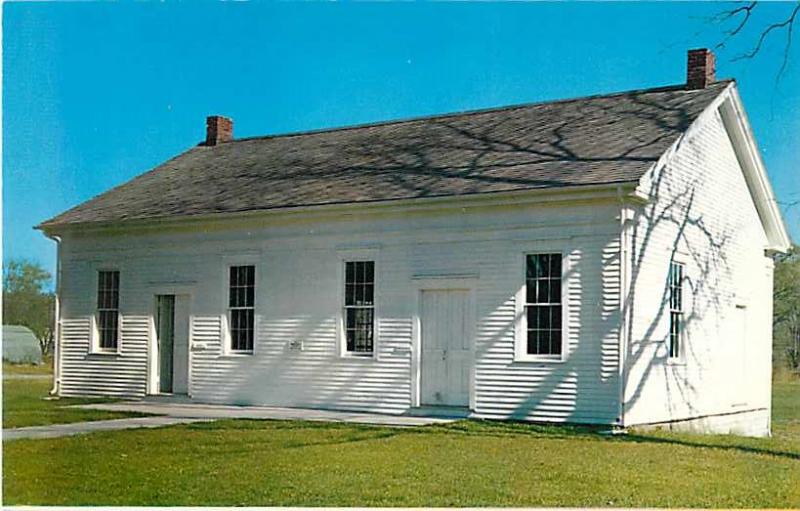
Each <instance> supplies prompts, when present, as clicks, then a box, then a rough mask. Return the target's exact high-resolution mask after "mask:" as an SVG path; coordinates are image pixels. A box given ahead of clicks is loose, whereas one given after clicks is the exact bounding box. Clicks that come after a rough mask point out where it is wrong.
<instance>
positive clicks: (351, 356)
mask: <svg viewBox="0 0 800 511" xmlns="http://www.w3.org/2000/svg"><path fill="white" fill-rule="evenodd" d="M339 358H344V359H347V360H377V359H378V357H377V356H376V355H375V352H372V353H342V354H341V355H339Z"/></svg>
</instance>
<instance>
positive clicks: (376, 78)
mask: <svg viewBox="0 0 800 511" xmlns="http://www.w3.org/2000/svg"><path fill="white" fill-rule="evenodd" d="M723 7H724V6H723V5H721V4H698V3H686V2H684V3H653V4H638V3H625V4H612V3H574V4H561V3H559V4H553V3H537V4H520V3H510V4H500V3H479V4H467V3H452V4H441V3H438V4H410V3H393V4H387V3H372V4H364V3H359V4H355V3H341V4H340V3H233V2H228V3H211V2H201V3H191V4H190V3H174V2H168V3H128V4H110V3H60V4H52V3H5V4H4V5H3V50H4V54H3V256H4V258H6V259H7V258H10V257H25V258H29V259H33V260H35V261H39V262H41V263H42V264H43V265H45V267H46V268H48V269H50V270H51V271H52V270H53V269H54V268H55V244H54V243H53V242H51V241H50V240H48V239H46V238H45V237H44V235H42V234H41V233H40V232H38V231H34V230H33V229H32V228H33V226H34V225H36V224H37V223H39V222H41V221H42V220H45V219H47V218H49V217H51V216H53V215H55V214H57V213H59V212H61V211H63V210H65V209H67V208H69V207H71V206H74V205H76V204H78V203H80V202H82V201H84V200H86V199H88V198H90V197H92V196H94V195H97V194H99V193H101V192H103V191H105V190H107V189H108V188H110V187H112V186H114V185H117V184H120V183H122V182H124V181H126V180H128V179H130V178H132V177H134V176H136V175H137V174H140V173H141V172H143V171H145V170H147V169H149V168H151V167H153V166H155V165H157V164H158V163H160V162H162V161H164V160H166V159H167V158H170V157H171V156H174V155H175V154H177V153H179V152H181V151H183V150H185V149H187V148H188V147H190V146H193V145H195V144H197V143H198V142H199V141H201V140H202V139H203V137H204V129H205V127H204V120H205V116H206V115H208V114H224V115H228V116H230V117H232V118H233V119H234V120H235V133H236V136H237V137H242V136H252V135H261V134H270V133H281V132H287V131H297V130H306V129H314V128H323V127H332V126H340V125H346V124H353V123H361V122H368V121H376V120H386V119H394V118H403V117H411V116H418V115H427V114H434V113H444V112H451V111H458V110H465V109H475V108H483V107H491V106H500V105H505V104H513V103H523V102H533V101H542V100H548V99H557V98H567V97H575V96H582V95H589V94H598V93H604V92H612V91H619V90H627V89H636V88H645V87H650V86H658V85H667V84H676V83H682V82H683V81H684V79H685V59H686V55H685V52H686V50H687V48H689V47H700V46H714V45H715V44H716V43H718V42H719V41H720V40H721V39H722V37H723V36H722V28H721V27H720V26H717V25H715V24H713V23H709V22H708V20H707V19H708V17H710V16H712V15H713V14H714V13H717V12H719V11H720V10H721V9H722V8H723ZM791 7H792V5H791V4H768V5H760V6H759V7H758V9H757V10H756V11H755V16H754V18H753V24H754V26H753V27H752V28H751V29H749V30H745V31H744V32H743V33H742V34H741V35H740V36H739V37H738V38H736V39H734V40H733V41H731V42H730V43H728V44H727V45H726V47H725V48H723V49H721V50H719V51H718V52H717V53H718V64H717V68H718V76H720V77H735V78H736V79H737V80H738V82H739V86H740V90H741V94H742V97H743V100H744V102H745V106H746V108H747V111H748V114H749V116H750V120H751V122H752V124H753V128H754V131H755V134H756V138H757V139H758V142H759V146H760V148H761V150H762V153H763V156H764V160H765V162H766V164H767V168H768V170H769V173H770V177H771V180H772V183H773V186H774V188H775V190H776V192H777V195H778V199H779V200H780V201H785V202H789V201H791V200H800V179H799V178H798V176H800V171H799V170H798V166H800V142H798V139H797V133H800V41H795V44H794V45H793V47H792V50H791V57H790V62H789V66H788V68H787V69H786V71H785V72H784V74H783V77H782V79H781V80H780V82H777V84H776V80H775V77H776V75H777V73H778V70H779V68H780V64H781V58H782V55H783V53H782V52H783V45H784V42H785V35H784V34H783V33H777V34H776V35H775V37H773V38H770V39H768V40H767V44H766V45H765V47H764V50H763V51H762V52H761V53H760V54H759V56H758V57H757V58H756V59H753V60H743V61H738V62H732V61H731V59H732V58H733V57H735V56H737V55H739V54H741V53H742V52H743V51H745V50H747V49H749V48H750V47H751V46H752V45H753V44H754V41H755V38H756V37H757V31H756V29H757V28H759V26H760V25H763V23H764V22H765V21H767V20H773V19H777V18H779V17H780V16H784V15H786V14H787V13H788V10H789V9H790V8H791ZM785 218H786V221H787V224H788V225H789V226H790V230H791V231H792V236H793V238H794V239H795V240H799V239H800V206H797V207H794V208H792V209H789V210H787V211H786V212H785Z"/></svg>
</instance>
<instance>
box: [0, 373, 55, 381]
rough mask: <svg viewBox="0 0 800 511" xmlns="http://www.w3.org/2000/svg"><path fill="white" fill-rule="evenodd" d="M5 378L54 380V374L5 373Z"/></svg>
mask: <svg viewBox="0 0 800 511" xmlns="http://www.w3.org/2000/svg"><path fill="white" fill-rule="evenodd" d="M3 379H4V380H52V379H53V375H52V374H20V373H10V374H9V373H3Z"/></svg>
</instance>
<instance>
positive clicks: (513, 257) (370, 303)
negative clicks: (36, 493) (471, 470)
mask: <svg viewBox="0 0 800 511" xmlns="http://www.w3.org/2000/svg"><path fill="white" fill-rule="evenodd" d="M39 228H40V229H41V230H42V231H44V233H45V234H46V235H47V236H49V237H51V238H53V239H54V240H56V241H57V242H58V247H59V250H58V290H57V291H58V305H59V313H58V317H59V319H58V332H57V334H58V335H57V354H56V379H57V381H56V385H57V390H58V392H59V394H61V395H63V396H119V397H128V398H144V397H146V396H151V395H158V394H169V395H185V397H184V399H191V400H193V401H197V402H203V403H227V404H258V405H273V406H290V407H309V408H326V409H337V410H360V411H371V412H380V413H387V414H414V413H436V411H437V410H441V409H445V410H447V411H448V413H453V414H458V413H461V414H463V415H465V416H466V415H468V416H471V417H478V418H491V419H517V420H526V421H552V422H565V423H590V424H603V425H609V426H613V427H629V426H634V425H645V424H662V423H663V424H667V425H668V426H669V427H683V428H689V429H695V430H703V431H721V432H729V431H730V432H738V433H742V434H752V435H765V434H768V433H769V429H770V393H771V383H770V376H771V344H772V331H771V313H772V268H773V260H772V257H771V256H772V255H773V254H775V253H776V252H782V251H785V250H786V249H787V247H788V246H789V238H788V235H787V232H786V229H785V226H784V224H783V221H782V219H781V217H780V213H779V210H778V208H777V206H776V202H775V198H774V196H773V192H772V190H771V188H770V184H769V182H768V180H767V175H766V173H765V169H764V166H763V163H762V160H761V157H760V156H759V152H758V149H757V146H756V142H755V140H754V139H753V134H752V132H751V129H750V126H749V124H748V120H747V116H746V114H745V111H744V108H743V105H742V102H741V99H740V97H739V94H738V92H737V87H736V83H735V82H734V81H733V80H716V78H715V76H714V56H713V54H712V53H711V52H709V51H707V50H692V51H690V52H689V55H688V70H687V79H686V83H682V84H679V85H675V86H668V87H659V88H652V89H643V90H636V91H629V92H622V93H617V94H606V95H600V96H592V97H585V98H579V99H570V100H564V101H551V102H546V103H535V104H524V105H516V106H508V107H503V108H493V109H488V110H480V111H472V112H463V113H455V114H447V115H438V116H432V117H425V118H419V119H410V120H401V121H391V122H382V123H376V124H369V125H361V126H352V127H344V128H340V129H329V130H321V131H311V132H304V133H290V134H286V135H276V136H264V137H251V138H241V139H236V138H233V123H232V121H231V120H230V119H227V118H224V117H219V116H213V117H209V118H208V120H207V137H206V140H205V141H204V142H203V143H201V144H199V145H198V146H196V147H192V148H191V149H189V150H188V151H186V152H184V153H182V154H180V155H178V156H176V157H174V158H173V159H171V160H169V161H166V162H165V163H163V164H161V165H159V166H158V167H156V168H154V169H153V170H150V171H149V172H146V173H144V174H142V175H140V176H139V177H136V178H135V179H133V180H131V181H129V182H127V183H125V184H122V185H120V186H118V187H116V188H114V189H112V190H109V191H108V192H106V193H104V194H102V195H100V196H98V197H95V198H93V199H91V200H89V201H88V202H85V203H83V204H81V205H79V206H76V207H75V208H73V209H70V210H69V211H66V212H65V213H63V214H61V215H59V216H57V217H55V218H52V219H50V220H47V221H45V222H44V223H42V224H41V225H40V226H39Z"/></svg>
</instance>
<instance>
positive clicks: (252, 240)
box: [62, 201, 620, 423]
mask: <svg viewBox="0 0 800 511" xmlns="http://www.w3.org/2000/svg"><path fill="white" fill-rule="evenodd" d="M618 214H619V205H618V203H616V201H609V202H607V203H600V202H596V203H583V204H572V205H566V204H562V205H558V206H545V205H542V206H503V207H496V208H494V207H493V208H488V207H486V208H481V209H479V210H475V209H469V210H465V211H460V210H459V211H457V212H449V213H435V212H430V213H428V214H425V215H419V214H414V215H412V214H407V215H403V214H387V215H366V214H365V215H361V216H358V215H357V216H350V217H346V218H331V219H329V220H326V221H324V222H323V221H314V222H305V221H288V220H287V221H281V222H277V221H276V222H272V223H270V224H268V225H267V224H266V223H265V222H261V221H256V220H254V221H250V222H249V223H246V224H244V223H243V224H237V225H236V226H232V227H231V228H227V229H220V228H208V229H204V230H203V231H202V232H199V231H198V230H197V229H195V230H190V229H175V230H171V231H168V230H162V231H159V232H149V233H133V232H130V233H117V234H107V235H102V236H100V235H89V234H84V235H73V236H65V237H64V241H63V246H62V268H63V270H62V271H63V274H64V275H65V276H64V278H63V281H62V300H63V302H64V306H63V308H62V312H63V318H64V324H65V325H73V324H74V325H78V324H86V322H87V319H86V318H87V317H89V316H90V315H91V314H93V307H94V301H95V293H96V290H95V289H94V288H93V284H92V282H93V277H92V276H93V272H95V271H96V269H97V268H98V267H99V266H100V265H109V264H111V265H114V266H115V267H118V268H119V269H120V272H121V279H120V294H121V295H120V300H121V301H120V307H121V311H122V314H123V318H124V323H123V325H124V328H123V338H122V339H121V342H122V354H121V355H120V356H119V357H108V358H102V359H100V358H96V357H95V356H92V355H89V354H88V353H87V350H88V327H86V326H84V329H83V330H81V329H80V328H77V327H71V329H69V328H66V329H65V331H64V335H63V337H62V345H63V347H64V353H65V363H64V368H63V387H62V388H63V392H64V393H65V394H70V395H77V394H92V395H95V394H98V395H99V394H115V395H116V394H120V395H121V394H126V395H132V396H140V395H142V394H143V393H144V392H145V390H144V389H145V386H146V385H145V380H146V378H147V375H146V367H147V364H146V346H147V338H148V337H147V336H148V335H152V331H151V330H148V328H151V326H150V327H148V325H151V324H150V322H151V321H152V314H153V300H154V295H155V294H156V293H169V292H170V289H172V288H175V289H178V291H176V292H179V293H184V292H188V293H191V295H192V304H191V336H192V338H191V347H190V351H191V369H190V374H191V379H190V393H191V395H192V397H193V398H194V399H196V400H199V401H210V402H220V403H236V404H251V403H252V404H270V405H285V406H289V405H291V406H313V407H323V408H339V409H357V410H370V411H378V412H387V413H402V412H404V411H406V410H407V409H408V408H409V407H410V406H411V403H412V393H413V392H414V389H413V388H412V381H413V379H412V375H411V371H412V356H413V352H412V349H413V341H412V339H413V331H414V318H415V316H416V315H417V314H418V310H416V307H417V305H416V304H417V303H418V302H417V296H416V294H417V293H419V283H418V281H415V279H416V278H418V277H420V276H440V277H441V276H448V275H472V276H475V277H477V278H476V279H475V288H474V293H475V308H476V311H475V312H476V318H477V321H476V322H477V324H476V325H475V337H476V339H475V363H476V372H475V388H474V395H475V396H474V397H475V403H474V404H475V412H476V414H477V415H478V416H481V417H491V418H505V417H514V418H520V419H538V420H553V421H570V422H598V423H613V422H614V421H615V420H616V418H617V416H618V411H619V404H618V400H619V399H618V397H619V386H618V385H619V382H618V335H619V299H620V297H619V289H620V284H619V248H620V246H619V219H618ZM540 246H548V247H549V246H558V247H559V250H563V252H564V253H565V255H566V257H568V258H569V264H570V274H569V275H568V276H567V279H568V281H569V287H568V296H567V308H568V314H569V316H568V326H569V338H568V339H566V340H565V343H566V344H565V345H566V346H567V349H568V355H567V357H566V359H565V360H564V361H563V362H560V363H532V362H515V361H514V342H515V341H514V335H515V333H514V332H515V302H514V300H515V296H516V294H517V292H518V291H519V289H520V286H523V285H524V281H523V279H522V275H523V268H522V267H521V264H522V254H523V253H524V252H525V251H526V250H535V249H537V248H538V247H540ZM365 247H368V248H370V250H374V251H375V253H376V254H377V256H376V257H377V258H378V260H379V264H378V267H377V277H376V278H377V283H376V286H377V287H376V292H377V297H376V300H377V311H378V317H377V319H376V321H377V336H376V350H377V354H376V356H375V357H374V358H371V359H360V358H347V357H341V356H340V355H339V346H338V344H337V342H338V339H337V321H338V320H339V319H338V318H339V314H341V310H340V308H339V304H340V303H341V297H340V294H341V293H342V292H343V284H342V282H340V277H339V275H340V272H339V271H337V268H338V265H340V264H341V254H342V252H343V251H344V252H347V251H348V250H359V249H363V248H365ZM243 256H246V257H247V258H249V259H250V260H254V261H255V264H256V266H257V270H256V273H257V297H256V325H257V333H256V339H255V352H254V355H252V356H241V355H225V353H224V351H223V349H222V346H223V345H222V343H223V342H224V338H225V335H224V329H225V323H226V319H225V314H226V303H227V282H226V272H225V269H224V268H225V266H226V264H228V263H230V262H231V261H235V260H236V259H237V258H241V257H243ZM128 318H130V319H128ZM81 322H83V323H81ZM126 329H127V330H126ZM298 341H299V342H298ZM300 343H301V344H302V351H300V350H295V349H292V347H293V346H298V345H299V344H300ZM108 382H113V384H109V383H108Z"/></svg>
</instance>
